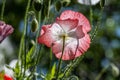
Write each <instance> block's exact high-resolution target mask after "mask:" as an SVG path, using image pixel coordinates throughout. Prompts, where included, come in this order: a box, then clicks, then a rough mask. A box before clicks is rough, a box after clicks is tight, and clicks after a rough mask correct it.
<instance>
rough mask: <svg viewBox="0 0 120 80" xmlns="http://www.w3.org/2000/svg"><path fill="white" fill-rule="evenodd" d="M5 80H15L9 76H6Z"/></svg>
mask: <svg viewBox="0 0 120 80" xmlns="http://www.w3.org/2000/svg"><path fill="white" fill-rule="evenodd" d="M4 80H13V78H12V77H10V76H8V75H6V74H4Z"/></svg>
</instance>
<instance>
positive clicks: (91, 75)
mask: <svg viewBox="0 0 120 80" xmlns="http://www.w3.org/2000/svg"><path fill="white" fill-rule="evenodd" d="M55 1H57V0H52V2H51V4H53V3H54V2H55ZM65 1H66V2H65V3H64V5H62V6H60V4H59V7H61V8H60V10H59V11H58V9H57V10H56V9H55V8H54V6H51V8H50V9H51V10H50V18H49V20H48V22H47V23H50V22H54V20H55V18H56V16H59V15H60V13H61V12H62V11H64V10H68V9H69V10H74V11H79V12H81V13H83V14H84V15H85V16H86V17H87V18H88V19H89V20H90V6H89V5H84V4H80V3H79V2H77V0H65ZM105 1H106V3H105V6H104V10H103V14H102V15H100V13H101V7H100V4H99V3H97V4H96V5H93V6H91V8H92V11H93V12H92V15H93V24H92V27H93V29H92V30H94V27H95V26H96V25H97V22H98V18H99V17H101V18H102V19H101V23H100V27H99V28H98V29H97V34H96V35H95V38H94V40H93V41H92V42H91V47H90V48H89V50H88V51H87V52H86V53H85V56H84V58H83V59H82V60H81V61H80V62H79V64H78V65H77V66H76V67H75V68H74V69H73V70H72V74H73V75H75V76H77V77H79V79H80V80H95V79H96V80H97V79H99V80H120V0H105ZM26 5H27V0H6V5H5V12H4V21H5V22H6V23H7V24H11V25H12V26H13V27H14V32H13V34H11V35H10V36H9V37H7V38H6V39H5V40H4V41H3V42H2V43H0V62H1V64H0V65H3V64H9V63H10V61H12V60H13V59H17V58H18V52H19V45H20V40H21V36H22V32H23V27H24V16H25V9H26ZM32 6H33V5H32V1H31V11H32V10H33V7H32ZM1 7H2V0H0V9H1ZM0 12H1V10H0ZM43 16H44V14H43ZM28 27H29V26H28ZM90 33H92V31H91V32H90ZM32 35H35V34H34V33H33V34H32ZM45 48H46V51H47V50H48V51H49V49H48V48H47V47H45ZM48 54H49V53H48ZM48 54H47V52H46V54H44V55H42V57H41V60H40V64H39V66H38V67H41V71H43V73H44V74H45V73H46V72H47V69H48V65H49V64H50V63H49V62H48V60H49V58H48V56H47V55H48ZM55 61H57V59H56V58H55V59H54V62H55ZM67 63H68V62H67V61H65V62H64V64H67Z"/></svg>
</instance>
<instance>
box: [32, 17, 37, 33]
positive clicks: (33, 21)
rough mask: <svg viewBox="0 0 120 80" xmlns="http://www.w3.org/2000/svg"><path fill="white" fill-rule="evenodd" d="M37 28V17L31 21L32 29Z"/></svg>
mask: <svg viewBox="0 0 120 80" xmlns="http://www.w3.org/2000/svg"><path fill="white" fill-rule="evenodd" d="M37 28H38V21H37V19H36V18H35V19H33V20H32V23H31V30H32V32H35V31H36V30H37Z"/></svg>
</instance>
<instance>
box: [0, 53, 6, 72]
mask: <svg viewBox="0 0 120 80" xmlns="http://www.w3.org/2000/svg"><path fill="white" fill-rule="evenodd" d="M4 64H5V57H4V55H3V54H2V53H0V72H1V71H2V70H3V69H4Z"/></svg>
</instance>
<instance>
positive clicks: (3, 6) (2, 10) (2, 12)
mask: <svg viewBox="0 0 120 80" xmlns="http://www.w3.org/2000/svg"><path fill="white" fill-rule="evenodd" d="M5 3H6V0H3V4H2V9H1V20H3V15H4V9H5Z"/></svg>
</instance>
